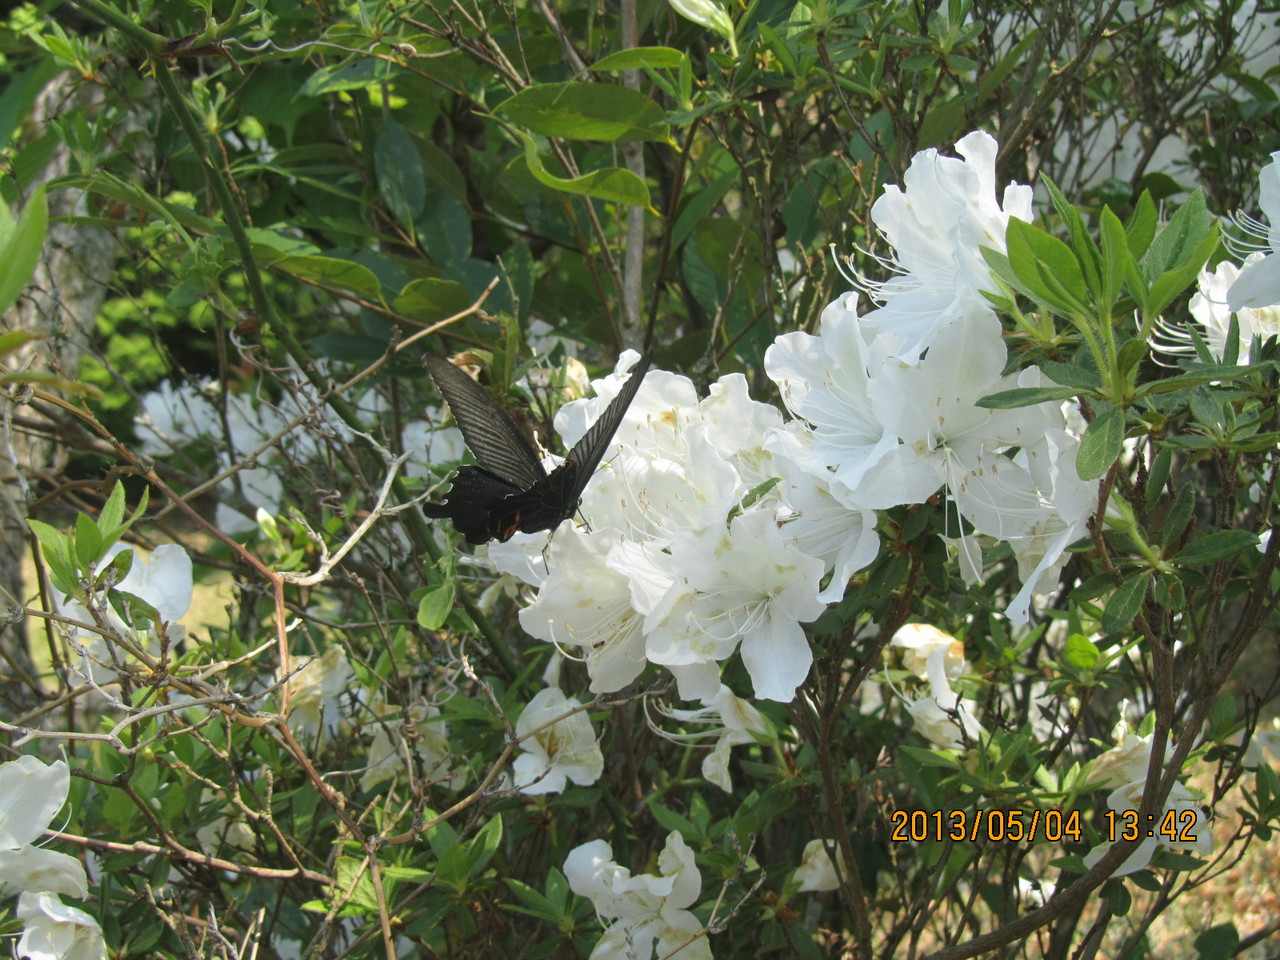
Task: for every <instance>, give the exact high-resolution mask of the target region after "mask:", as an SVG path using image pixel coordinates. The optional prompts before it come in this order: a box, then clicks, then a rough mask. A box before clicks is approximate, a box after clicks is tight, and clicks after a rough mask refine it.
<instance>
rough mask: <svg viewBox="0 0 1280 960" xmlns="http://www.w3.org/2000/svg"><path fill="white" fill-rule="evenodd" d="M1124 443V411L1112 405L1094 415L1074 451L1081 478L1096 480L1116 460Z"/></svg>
mask: <svg viewBox="0 0 1280 960" xmlns="http://www.w3.org/2000/svg"><path fill="white" fill-rule="evenodd" d="M1123 445H1124V411H1123V410H1121V409H1120V408H1119V407H1112V408H1111V409H1109V410H1107V411H1106V412H1104V413H1102V414H1099V415H1098V416H1096V417H1094V419H1093V423H1091V424H1089V426H1088V428H1087V429H1086V430H1085V432H1084V438H1083V439H1082V440H1081V441H1080V449H1079V450H1078V451H1077V452H1076V470H1077V471H1078V472H1079V473H1080V479H1081V480H1096V479H1097V478H1098V477H1100V476H1102V475H1103V474H1104V473H1106V472H1107V469H1108V468H1109V467H1110V466H1111V464H1113V463H1115V462H1116V458H1117V457H1119V456H1120V451H1121V450H1122V449H1123Z"/></svg>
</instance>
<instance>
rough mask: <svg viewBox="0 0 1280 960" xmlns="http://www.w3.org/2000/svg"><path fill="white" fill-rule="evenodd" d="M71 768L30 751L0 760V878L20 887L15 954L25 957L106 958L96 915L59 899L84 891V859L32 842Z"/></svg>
mask: <svg viewBox="0 0 1280 960" xmlns="http://www.w3.org/2000/svg"><path fill="white" fill-rule="evenodd" d="M70 789H71V774H70V771H68V770H67V765H66V763H65V762H63V761H62V760H57V761H55V762H53V763H50V764H46V763H44V762H43V761H41V760H39V759H37V758H35V757H31V756H22V757H19V758H18V759H17V760H11V761H10V762H8V763H5V764H0V882H3V883H4V885H5V886H7V887H12V888H14V889H17V890H18V891H20V895H19V897H18V919H20V920H22V922H23V924H24V926H23V929H22V938H21V939H20V940H19V941H18V955H19V956H24V957H27V958H28V960H105V958H106V955H107V946H106V943H105V941H104V940H103V938H102V928H101V927H100V926H99V925H98V921H97V920H95V919H94V918H93V917H91V916H90V915H89V914H87V913H85V912H84V911H83V910H80V909H78V908H76V907H69V906H67V905H66V904H65V903H63V902H62V899H61V897H60V896H59V895H60V894H66V895H67V896H71V897H78V898H80V899H83V898H84V897H86V896H88V894H89V881H88V877H87V876H86V875H85V872H84V865H83V864H81V863H80V861H79V860H77V859H75V857H70V856H68V855H67V854H65V853H57V852H55V851H53V850H45V849H44V848H43V847H38V846H36V845H35V843H36V841H37V840H38V839H39V838H40V837H41V836H42V835H43V834H44V831H45V829H46V828H48V826H49V824H50V822H51V821H52V820H53V818H54V817H55V816H56V815H57V813H58V811H59V810H61V809H62V805H63V804H64V803H66V801H67V793H68V792H69V791H70Z"/></svg>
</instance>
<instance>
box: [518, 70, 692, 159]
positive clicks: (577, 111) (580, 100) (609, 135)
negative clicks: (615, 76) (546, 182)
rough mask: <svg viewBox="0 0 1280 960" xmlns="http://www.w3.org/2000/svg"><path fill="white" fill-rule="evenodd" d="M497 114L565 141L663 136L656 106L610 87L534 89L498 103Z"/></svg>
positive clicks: (663, 116)
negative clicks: (499, 104)
mask: <svg viewBox="0 0 1280 960" xmlns="http://www.w3.org/2000/svg"><path fill="white" fill-rule="evenodd" d="M497 112H498V113H500V114H501V115H502V116H504V117H506V118H507V119H508V120H510V121H512V122H513V123H518V124H520V125H521V126H522V127H526V128H527V129H529V130H532V131H533V132H534V133H540V134H542V135H543V136H548V137H565V138H566V139H569V140H603V141H606V142H609V143H617V142H626V141H634V140H653V141H665V140H666V139H667V134H668V129H667V124H666V117H667V115H666V112H665V111H664V110H663V109H662V108H661V107H660V106H658V105H657V104H656V103H654V102H653V101H652V100H650V99H649V98H648V97H646V96H645V95H644V94H643V93H640V92H639V91H637V90H632V89H630V88H628V87H623V86H618V85H617V84H612V83H575V82H572V81H570V82H566V83H543V84H539V85H538V86H536V87H530V88H529V89H527V90H521V91H520V92H519V93H517V94H516V95H515V96H513V97H510V98H509V99H507V100H505V101H503V103H502V105H501V106H499V107H498V110H497ZM535 175H536V174H535Z"/></svg>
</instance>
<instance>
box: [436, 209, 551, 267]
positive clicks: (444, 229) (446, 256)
mask: <svg viewBox="0 0 1280 960" xmlns="http://www.w3.org/2000/svg"><path fill="white" fill-rule="evenodd" d="M417 226H418V233H419V235H420V238H421V240H422V245H423V246H424V247H426V248H427V256H429V257H430V258H431V259H432V260H434V261H435V262H436V263H437V264H439V265H440V266H442V267H443V266H445V265H447V264H450V263H455V262H457V261H459V260H465V259H467V257H469V256H471V242H472V235H471V214H470V213H468V212H467V208H466V207H465V206H464V205H463V203H462V201H461V200H459V199H458V198H457V197H455V196H454V195H453V194H452V193H449V192H447V191H445V190H435V191H432V193H431V195H430V196H429V197H427V201H426V204H425V209H423V210H422V211H421V213H420V215H419V217H418V223H417ZM525 249H527V248H525Z"/></svg>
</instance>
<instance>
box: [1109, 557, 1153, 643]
mask: <svg viewBox="0 0 1280 960" xmlns="http://www.w3.org/2000/svg"><path fill="white" fill-rule="evenodd" d="M1150 580H1151V572H1150V571H1149V570H1144V571H1143V572H1142V573H1140V574H1138V575H1137V576H1134V577H1129V578H1127V579H1126V580H1125V581H1124V582H1123V583H1122V584H1120V586H1119V587H1117V588H1116V592H1115V593H1113V594H1112V595H1111V599H1110V600H1108V601H1107V608H1106V609H1105V610H1104V611H1103V612H1102V630H1103V632H1104V633H1115V632H1116V631H1117V630H1125V629H1128V627H1129V626H1130V625H1131V624H1132V623H1133V621H1134V618H1135V617H1137V616H1138V613H1139V612H1140V611H1141V610H1142V599H1143V597H1145V596H1146V595H1147V584H1148V583H1149V582H1150Z"/></svg>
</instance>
